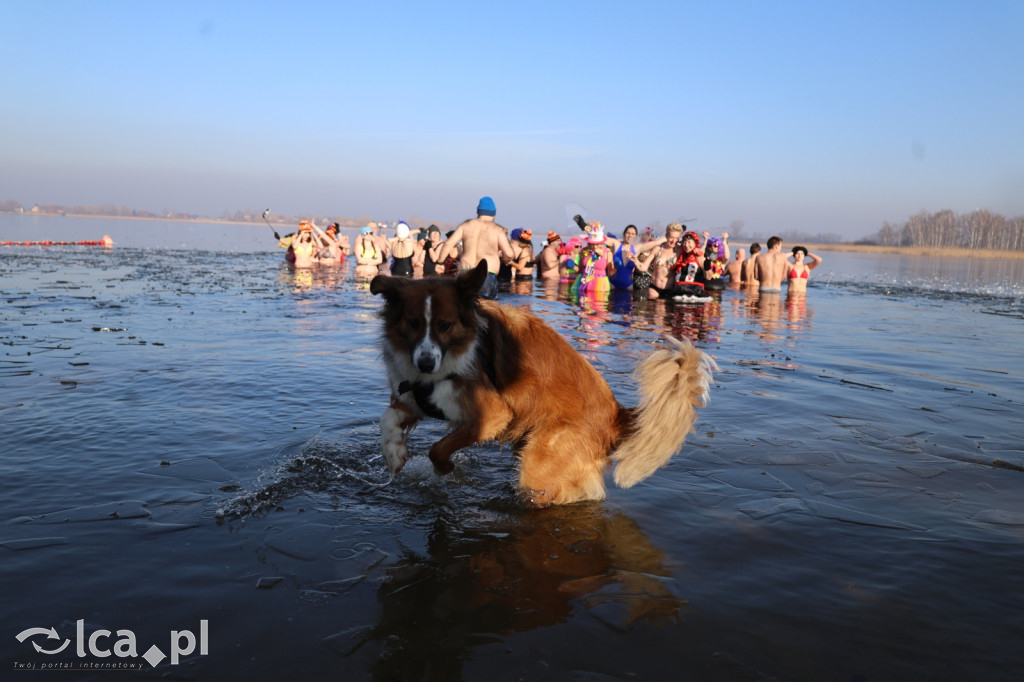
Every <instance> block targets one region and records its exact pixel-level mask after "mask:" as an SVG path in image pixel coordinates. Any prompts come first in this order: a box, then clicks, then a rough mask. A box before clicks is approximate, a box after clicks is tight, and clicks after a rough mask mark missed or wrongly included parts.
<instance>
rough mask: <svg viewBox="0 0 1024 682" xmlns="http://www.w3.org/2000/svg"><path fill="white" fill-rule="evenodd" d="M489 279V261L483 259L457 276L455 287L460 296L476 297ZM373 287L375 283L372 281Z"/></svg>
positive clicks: (464, 298)
mask: <svg viewBox="0 0 1024 682" xmlns="http://www.w3.org/2000/svg"><path fill="white" fill-rule="evenodd" d="M485 281H487V261H486V260H481V261H480V262H479V263H477V265H476V267H475V268H473V269H472V270H464V271H462V272H460V273H459V276H458V277H456V278H455V288H456V290H457V291H458V292H459V298H461V299H463V300H466V299H474V298H477V297H478V296H480V289H481V288H483V286H484V282H485ZM370 286H371V287H372V286H373V284H372V283H371V284H370Z"/></svg>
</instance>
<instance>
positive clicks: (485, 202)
mask: <svg viewBox="0 0 1024 682" xmlns="http://www.w3.org/2000/svg"><path fill="white" fill-rule="evenodd" d="M495 213H497V210H495V208H494V199H492V198H490V197H483V198H481V199H480V203H479V204H477V206H476V214H477V215H478V216H479V215H494V214H495Z"/></svg>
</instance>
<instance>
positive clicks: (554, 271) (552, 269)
mask: <svg viewBox="0 0 1024 682" xmlns="http://www.w3.org/2000/svg"><path fill="white" fill-rule="evenodd" d="M560 248H562V237H561V235H559V234H557V233H555V232H548V245H547V246H545V247H544V248H543V249H541V252H540V255H539V256H537V267H538V270H539V275H540V278H541V279H555V280H557V279H558V278H559V277H560V275H559V274H558V263H559V260H560V259H559V257H558V249H560Z"/></svg>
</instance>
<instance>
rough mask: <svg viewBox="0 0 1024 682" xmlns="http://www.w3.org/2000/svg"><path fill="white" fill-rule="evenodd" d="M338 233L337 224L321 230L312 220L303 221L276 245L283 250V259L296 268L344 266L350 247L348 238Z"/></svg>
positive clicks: (350, 251)
mask: <svg viewBox="0 0 1024 682" xmlns="http://www.w3.org/2000/svg"><path fill="white" fill-rule="evenodd" d="M339 232H340V226H339V225H338V223H332V224H331V225H328V226H327V229H326V230H321V229H320V228H319V227H317V225H316V223H314V222H313V221H312V220H303V221H300V222H299V229H298V230H296V231H295V232H293V233H291V234H288V235H285V236H284V237H281V238H280V239H279V240H278V242H277V245H278V246H280V247H281V248H282V249H285V259H286V260H287V261H288V262H289V263H291V264H293V265H294V266H295V267H297V268H309V267H313V265H344V264H345V257H346V256H348V255H349V254H351V253H352V247H351V245H350V244H349V240H348V236H347V235H343V234H339Z"/></svg>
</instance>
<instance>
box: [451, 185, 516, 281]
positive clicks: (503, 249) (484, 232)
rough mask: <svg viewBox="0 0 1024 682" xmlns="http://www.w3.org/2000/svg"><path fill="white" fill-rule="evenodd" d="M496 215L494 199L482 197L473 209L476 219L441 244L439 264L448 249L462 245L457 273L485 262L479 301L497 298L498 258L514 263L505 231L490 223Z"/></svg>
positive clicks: (459, 227)
mask: <svg viewBox="0 0 1024 682" xmlns="http://www.w3.org/2000/svg"><path fill="white" fill-rule="evenodd" d="M496 213H497V209H496V208H495V206H494V199H492V198H490V197H482V198H481V199H480V202H479V203H478V204H477V206H476V218H471V219H470V220H466V221H464V222H463V223H462V224H461V225H459V226H458V227H457V228H455V231H454V232H452V233H451V236H449V237H448V240H447V241H446V242H445V243H444V248H443V249H441V255H440V258H439V260H440V262H442V263H443V262H444V259H445V258H447V257H448V254H449V253H451V251H452V249H454V248H455V246H456V245H457V244H458V243H459V242H462V251H461V255H460V256H459V269H460V270H472V269H473V268H475V267H476V266H477V265H478V264H479V263H480V261H482V260H485V261H487V280H486V281H485V282H484V286H483V288H482V289H481V290H480V295H481V296H482V297H483V298H494V297H495V296H497V295H498V268H499V267H500V266H501V256H504V257H505V258H508V259H509V260H514V259H515V252H514V251H513V250H512V245H511V244H510V243H509V241H508V230H506V229H505V228H504V227H502V226H501V225H499V224H498V223H496V222H494V216H495V214H496Z"/></svg>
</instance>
